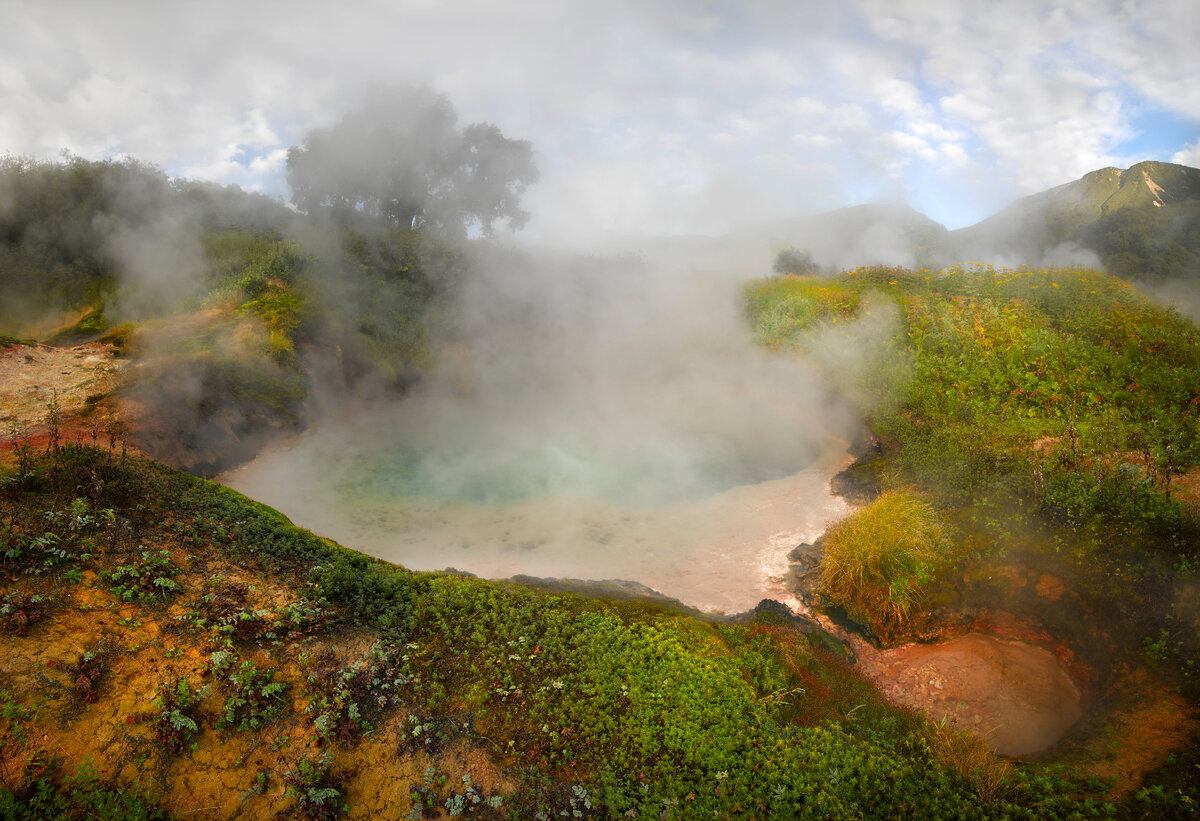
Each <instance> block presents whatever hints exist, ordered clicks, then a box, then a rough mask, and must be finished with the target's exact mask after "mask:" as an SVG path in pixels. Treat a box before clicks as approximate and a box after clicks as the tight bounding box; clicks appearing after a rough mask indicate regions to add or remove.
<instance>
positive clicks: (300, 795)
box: [283, 753, 351, 821]
mask: <svg viewBox="0 0 1200 821" xmlns="http://www.w3.org/2000/svg"><path fill="white" fill-rule="evenodd" d="M349 775H351V773H350V772H349V771H346V770H335V769H333V757H332V756H331V755H330V754H329V753H325V754H324V755H323V756H321V758H319V759H317V760H316V761H313V760H311V759H308V758H302V759H300V762H299V763H298V764H297V765H296V769H295V770H289V771H288V772H286V773H284V776H283V781H284V783H285V784H287V785H288V786H287V794H288V795H289V796H292V797H294V798H295V799H296V804H295V812H296V815H297V816H298V817H300V818H307V819H310V821H332V819H334V818H337V817H338V816H339V815H341V814H342V813H344V812H346V811H347V810H349V809H350V808H349V806H347V805H346V803H345V800H344V798H343V794H344V792H345V788H344V787H343V786H342V782H343V781H344V780H345V779H346V778H347V777H348V776H349Z"/></svg>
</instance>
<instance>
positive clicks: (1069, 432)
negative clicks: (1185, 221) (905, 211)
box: [747, 267, 1200, 534]
mask: <svg viewBox="0 0 1200 821" xmlns="http://www.w3.org/2000/svg"><path fill="white" fill-rule="evenodd" d="M872 291H874V292H877V293H880V294H883V295H886V297H887V298H888V299H889V300H891V301H893V302H894V304H896V305H897V306H898V308H899V312H900V313H899V319H900V324H901V332H902V335H901V337H900V339H901V342H902V345H903V348H904V351H905V352H906V353H907V354H908V355H909V356H910V357H911V359H910V361H911V371H910V374H911V379H910V380H909V381H908V382H907V383H905V384H901V385H897V386H896V395H895V397H894V398H895V400H896V401H895V402H893V403H892V404H890V405H889V404H888V403H886V402H878V401H873V402H872V403H870V404H869V405H868V406H867V408H866V409H867V410H868V411H869V412H870V413H871V416H872V419H871V422H872V427H873V428H874V429H875V431H876V433H877V434H879V435H881V436H882V437H884V438H885V439H886V440H888V441H890V442H892V443H894V447H893V448H892V450H893V454H892V458H891V462H892V466H893V476H894V478H895V479H896V480H898V481H901V482H913V483H915V484H917V485H919V486H922V487H928V488H931V489H934V490H935V491H936V492H937V493H938V494H940V495H941V496H942V497H943V498H945V499H947V500H954V501H955V502H956V503H961V502H963V501H966V500H969V499H975V498H978V497H980V496H981V495H987V494H988V493H995V492H998V491H1002V492H1003V493H1004V494H1006V495H1007V496H1009V497H1011V496H1013V495H1015V496H1017V497H1018V498H1023V499H1024V500H1026V503H1028V504H1033V505H1036V506H1037V507H1039V508H1040V509H1041V510H1042V511H1043V512H1044V513H1045V514H1046V515H1047V516H1050V517H1059V518H1061V519H1063V520H1065V521H1066V522H1068V523H1069V524H1070V525H1071V526H1072V527H1077V528H1078V527H1085V526H1088V527H1090V526H1093V525H1095V526H1106V527H1115V528H1122V529H1124V530H1126V531H1127V532H1129V531H1131V530H1133V529H1138V530H1142V529H1146V528H1148V529H1149V530H1151V531H1154V532H1157V533H1160V534H1170V533H1178V532H1180V528H1184V527H1186V526H1187V524H1186V522H1185V517H1184V516H1183V514H1182V511H1181V509H1180V508H1179V506H1178V504H1177V503H1175V502H1174V501H1173V500H1172V499H1171V498H1170V483H1171V480H1172V478H1173V477H1175V476H1178V475H1179V474H1180V473H1182V472H1183V471H1184V470H1186V469H1187V468H1189V467H1191V466H1193V465H1196V464H1200V424H1198V423H1200V387H1198V386H1200V332H1198V331H1197V330H1196V328H1195V326H1194V325H1192V324H1191V323H1189V322H1187V321H1185V320H1183V319H1181V318H1180V317H1179V316H1178V315H1177V314H1175V313H1174V312H1172V311H1169V310H1162V309H1159V308H1156V307H1154V306H1152V305H1150V304H1149V303H1148V302H1146V301H1145V300H1143V299H1142V298H1140V297H1139V296H1137V295H1136V294H1135V293H1134V292H1133V291H1132V289H1130V288H1129V286H1128V285H1127V284H1125V283H1123V282H1121V281H1120V280H1117V279H1114V278H1112V277H1109V276H1106V275H1104V274H1101V273H1098V272H1096V271H1091V270H1088V269H1083V268H1064V269H1048V270H1033V269H1020V270H1010V269H1006V268H1001V269H995V268H991V267H977V268H952V269H948V270H946V271H943V272H940V273H933V272H929V271H907V270H902V269H889V268H868V269H858V270H855V271H849V272H846V273H843V274H842V275H840V276H838V277H836V278H834V279H832V280H830V281H828V282H822V283H819V284H818V283H816V282H812V281H801V280H793V281H789V280H787V279H786V278H785V279H783V280H766V281H763V282H760V283H755V284H754V285H752V286H750V288H749V289H748V292H747V305H748V310H749V312H750V316H751V318H752V320H753V321H754V322H755V323H756V328H757V329H758V332H759V335H760V339H762V340H763V341H764V343H766V344H770V345H773V346H776V347H783V346H789V345H796V346H800V347H801V348H804V346H805V345H806V343H807V340H808V339H809V338H810V337H809V335H807V334H808V332H809V329H810V328H812V327H814V326H815V325H816V320H815V319H814V317H822V316H829V317H830V319H829V320H828V323H829V324H832V321H833V319H834V318H838V314H843V315H844V314H845V313H847V312H849V313H854V312H855V311H856V310H857V311H858V314H861V310H858V301H859V300H860V299H861V298H862V297H863V296H865V295H866V294H867V293H868V292H872ZM847 294H849V295H850V296H851V297H852V299H851V298H848V296H847ZM793 303H795V304H798V305H801V306H802V308H793V307H792V305H793ZM847 306H849V308H848V307H847ZM780 316H791V317H795V319H794V320H789V321H781V320H780V319H779V317H780ZM843 324H845V323H843ZM833 338H834V339H835V340H836V339H837V338H838V337H836V336H834V337H833ZM806 350H807V349H806ZM818 361H821V360H820V358H819V357H818ZM835 362H836V361H835ZM831 377H833V378H834V379H835V380H838V381H841V382H846V377H845V376H844V375H839V374H838V373H837V372H836V371H835V370H831ZM881 384H882V383H881Z"/></svg>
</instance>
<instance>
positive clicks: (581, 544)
mask: <svg viewBox="0 0 1200 821" xmlns="http://www.w3.org/2000/svg"><path fill="white" fill-rule="evenodd" d="M747 278H748V277H747V275H745V274H743V273H739V272H737V271H736V269H734V270H731V269H730V268H728V267H725V266H722V267H721V268H720V269H718V270H711V269H706V268H704V267H703V266H702V265H701V264H696V263H693V264H687V263H681V262H679V261H672V262H671V263H664V262H651V261H648V260H647V259H645V258H627V259H620V260H599V259H583V260H581V259H578V258H570V257H565V256H559V257H550V256H546V255H538V256H535V255H532V254H529V253H524V252H521V253H518V252H515V251H505V250H503V249H495V248H493V249H491V253H489V254H488V255H486V257H481V258H480V259H477V260H475V262H474V263H473V274H472V276H471V277H470V278H469V279H468V280H467V282H466V283H465V284H464V285H462V287H461V288H460V289H459V291H458V292H457V294H456V295H455V300H454V305H453V306H452V307H451V309H450V310H448V311H447V312H446V317H445V319H444V321H442V322H441V323H440V324H439V326H438V327H439V330H438V339H437V340H436V342H435V345H434V347H435V349H436V350H437V351H438V358H437V367H436V368H435V370H434V372H433V374H432V375H431V376H430V377H429V378H428V379H426V380H425V381H424V382H423V383H422V384H421V385H420V386H419V387H417V388H416V389H415V390H414V391H412V392H410V393H409V394H408V395H407V396H405V397H404V398H402V399H399V400H390V401H389V400H376V401H373V402H369V403H356V404H347V405H342V406H341V407H340V408H339V410H338V411H336V412H335V413H332V414H330V415H328V416H326V417H324V418H323V419H322V420H321V421H319V422H317V423H316V424H315V425H314V426H313V427H312V428H310V430H309V431H308V432H306V433H305V434H304V435H303V436H301V437H300V438H298V439H297V440H296V441H295V442H293V443H291V445H290V446H288V447H286V448H283V449H280V450H277V451H275V452H272V453H269V454H266V455H264V456H262V457H260V458H259V459H258V460H257V461H256V462H254V463H253V464H251V465H249V466H247V467H246V468H243V469H241V470H238V471H233V472H231V473H229V474H226V476H224V477H222V480H223V481H224V482H226V483H227V484H229V485H230V486H232V487H234V488H236V489H238V490H241V491H243V492H246V493H247V494H248V495H250V496H252V497H254V498H257V499H261V500H262V501H265V502H267V503H268V504H271V505H273V506H275V507H277V508H279V509H280V510H282V511H283V512H284V513H286V514H287V515H289V516H291V517H292V518H293V519H294V520H295V521H297V522H298V523H299V524H302V525H305V526H308V527H310V528H312V529H314V530H317V531H319V532H321V533H323V534H326V535H329V536H331V537H333V538H335V539H337V540H339V541H341V542H343V543H344V544H346V545H348V546H350V547H354V548H356V549H360V550H364V551H366V552H370V553H372V554H375V555H379V556H381V557H384V558H387V559H389V560H392V561H396V562H398V563H400V564H403V565H405V566H407V567H411V568H414V569H443V568H447V567H455V568H459V569H462V570H467V571H470V572H473V573H476V574H477V575H481V576H486V577H505V576H510V575H514V574H529V575H541V576H557V577H571V578H591V579H609V578H622V579H629V580H633V581H638V582H641V583H643V584H647V585H649V586H651V587H654V588H655V589H658V590H660V591H661V592H664V593H666V594H668V595H672V596H677V597H679V598H681V599H683V600H684V601H685V602H687V603H689V604H693V605H696V606H700V607H705V608H710V609H724V610H735V609H744V608H748V607H752V606H753V605H754V604H756V603H757V602H758V600H759V599H761V598H762V597H763V596H764V595H776V596H782V595H784V591H783V587H782V583H781V580H780V579H778V578H776V577H778V576H780V575H781V574H782V573H783V571H784V570H785V569H786V553H787V551H788V550H790V549H791V547H794V546H795V544H796V543H797V542H798V541H802V540H804V539H806V538H814V537H815V536H816V535H818V534H819V533H820V532H821V530H823V529H824V527H825V525H826V524H827V523H828V521H830V520H831V519H832V518H835V517H836V516H838V515H840V514H841V513H843V512H844V508H843V506H842V504H841V502H840V500H836V499H833V498H832V497H831V496H830V495H829V493H828V489H827V483H828V478H829V475H830V473H831V472H832V471H834V470H836V469H838V467H840V465H841V463H842V462H843V461H844V454H845V449H846V442H847V439H848V438H849V436H850V434H851V432H852V431H853V430H854V429H855V424H856V422H857V420H856V419H855V417H854V415H853V413H852V412H851V411H850V410H849V408H848V407H847V406H846V405H845V404H844V403H842V402H841V401H840V400H839V399H838V398H837V397H835V396H834V395H832V394H831V393H830V392H829V391H828V390H827V389H826V388H825V387H824V386H823V384H822V382H821V380H820V379H819V378H818V376H817V374H816V372H815V370H814V369H812V368H810V367H808V366H806V365H805V364H803V363H802V362H800V361H798V360H796V359H795V358H785V357H782V356H778V355H773V354H770V353H768V352H766V351H763V350H761V349H760V348H758V347H757V346H756V345H755V344H754V342H753V340H752V338H751V337H750V334H749V331H748V330H747V328H746V327H745V325H746V323H745V320H744V319H743V317H742V314H741V306H742V303H741V292H740V288H741V285H742V283H743V282H744V281H745V280H746V279H747Z"/></svg>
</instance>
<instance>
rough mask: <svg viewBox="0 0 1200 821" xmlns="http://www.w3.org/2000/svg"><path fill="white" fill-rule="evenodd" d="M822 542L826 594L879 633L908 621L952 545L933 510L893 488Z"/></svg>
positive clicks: (832, 528) (885, 634)
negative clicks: (823, 547)
mask: <svg viewBox="0 0 1200 821" xmlns="http://www.w3.org/2000/svg"><path fill="white" fill-rule="evenodd" d="M824 546H825V556H824V558H823V559H822V560H821V587H822V591H823V593H824V595H825V596H826V597H827V598H828V599H830V600H832V601H834V602H836V603H837V604H840V605H842V606H843V607H845V608H846V611H847V612H848V613H850V614H851V615H852V616H854V617H856V618H858V619H861V620H862V621H864V622H865V623H866V624H868V625H869V626H870V627H871V629H872V630H874V631H875V633H876V635H878V636H879V637H881V638H884V637H886V636H887V635H888V634H889V633H890V632H891V631H892V630H894V629H895V628H897V627H899V626H900V625H902V624H903V623H904V622H906V621H907V620H908V618H909V616H910V615H911V614H912V612H913V610H914V608H916V607H917V606H919V604H920V603H921V600H922V599H923V597H924V593H925V589H926V588H927V586H928V585H929V583H930V582H931V581H933V579H934V578H935V576H936V575H937V573H938V572H939V571H940V570H941V569H942V568H943V567H944V566H945V565H946V564H947V562H948V561H949V559H950V557H951V550H952V543H951V541H950V538H949V537H948V536H947V534H946V529H945V526H944V524H943V523H942V519H941V517H940V516H939V515H938V513H937V511H935V510H934V509H933V508H932V507H930V506H929V505H928V504H927V503H925V502H923V501H921V500H920V499H918V498H917V497H916V496H914V495H912V494H911V493H908V492H905V491H897V490H891V491H887V492H885V493H883V494H882V495H880V497H879V498H878V499H876V500H875V501H874V502H872V503H871V504H869V505H867V506H866V507H864V508H862V509H861V510H859V511H857V512H856V513H854V514H852V515H850V516H848V517H847V518H845V519H843V520H842V521H841V522H838V523H837V524H836V525H834V526H833V527H831V528H830V529H829V531H828V532H827V533H826V534H825V538H824Z"/></svg>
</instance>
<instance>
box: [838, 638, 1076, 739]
mask: <svg viewBox="0 0 1200 821" xmlns="http://www.w3.org/2000/svg"><path fill="white" fill-rule="evenodd" d="M856 649H858V650H859V661H860V665H861V667H862V669H863V671H864V672H865V673H866V675H867V676H868V678H870V679H871V680H872V681H873V682H874V683H875V685H876V686H877V687H879V689H880V691H881V692H883V693H884V695H886V696H887V697H888V698H889V699H891V700H892V701H894V702H896V703H898V704H903V705H905V706H908V707H914V708H916V709H919V710H922V711H924V712H926V713H927V714H928V716H929V718H930V720H932V721H934V722H941V721H946V722H949V723H950V724H951V725H953V726H954V727H956V728H957V729H960V730H963V731H966V732H969V733H971V734H972V735H975V736H978V737H980V738H982V739H983V740H984V741H986V742H987V743H988V745H989V746H990V747H991V748H992V749H993V750H995V751H996V752H998V753H1001V754H1003V755H1013V756H1019V755H1030V754H1032V753H1036V752H1039V751H1041V750H1044V749H1046V748H1047V747H1049V746H1051V745H1053V744H1054V743H1055V742H1056V741H1058V740H1059V739H1060V738H1062V737H1063V735H1065V734H1066V732H1067V731H1068V730H1070V728H1071V727H1072V726H1073V725H1074V724H1075V722H1077V721H1078V720H1079V719H1080V718H1081V717H1082V716H1083V703H1082V697H1081V694H1080V691H1079V688H1078V687H1077V686H1076V685H1075V682H1074V681H1073V680H1072V679H1071V677H1070V675H1068V674H1067V672H1066V670H1064V669H1063V667H1062V665H1061V664H1060V663H1059V660H1058V658H1056V657H1055V655H1054V654H1053V653H1051V652H1050V651H1049V650H1045V649H1043V648H1041V647H1035V646H1033V645H1031V644H1026V643H1024V642H1019V641H1006V640H1003V639H999V638H996V637H995V636H989V635H985V634H982V633H968V634H966V635H964V636H959V637H958V638H955V639H951V640H950V641H947V642H944V643H942V644H909V645H905V646H903V647H897V648H895V649H892V650H882V651H880V650H874V649H873V648H870V647H869V645H864V646H863V647H862V648H856Z"/></svg>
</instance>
